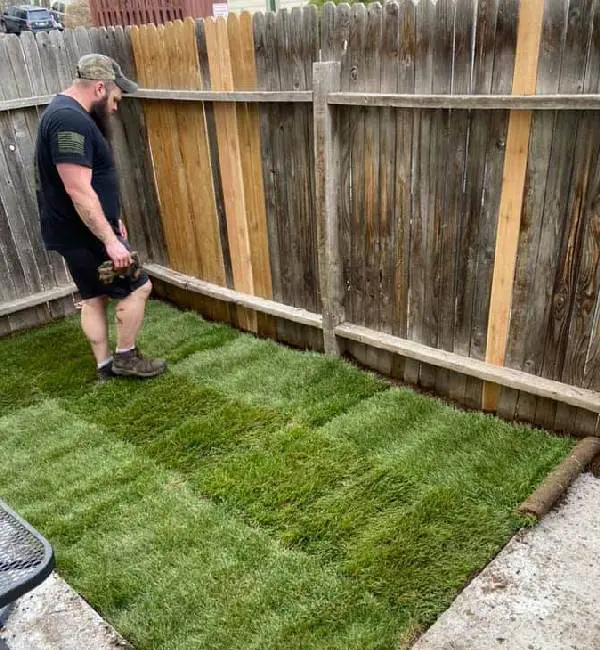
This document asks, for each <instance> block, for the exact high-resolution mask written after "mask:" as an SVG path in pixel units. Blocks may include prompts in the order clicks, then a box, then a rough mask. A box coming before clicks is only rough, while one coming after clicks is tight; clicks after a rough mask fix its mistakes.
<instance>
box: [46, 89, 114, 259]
mask: <svg viewBox="0 0 600 650" xmlns="http://www.w3.org/2000/svg"><path fill="white" fill-rule="evenodd" d="M35 157H36V189H37V197H38V206H39V210H40V219H41V229H42V239H43V240H44V244H45V246H46V248H48V249H50V250H61V249H63V250H64V249H73V248H85V247H88V246H97V245H98V244H99V240H98V239H97V237H96V236H95V235H94V234H93V233H92V232H91V231H90V229H89V228H88V227H87V226H86V225H85V224H84V223H83V221H82V220H81V218H80V216H79V215H78V214H77V212H76V210H75V207H74V206H73V202H72V200H71V198H70V197H69V195H68V194H67V192H66V191H65V187H64V185H63V182H62V180H61V178H60V176H59V175H58V171H57V168H56V165H57V164H58V163H75V164H77V165H84V166H85V167H89V168H90V169H91V170H92V187H93V188H94V190H95V191H96V193H97V194H98V198H99V199H100V204H101V205H102V208H103V210H104V214H105V216H106V218H107V219H108V221H109V223H110V224H111V225H112V227H113V229H114V231H115V233H118V225H119V213H120V199H119V183H118V178H117V172H116V169H115V163H114V158H113V154H112V151H111V148H110V146H109V144H108V142H107V141H106V138H105V137H104V136H103V135H102V133H101V132H100V129H99V128H98V127H97V126H96V123H95V122H94V120H93V119H92V118H91V117H90V114H89V113H88V112H87V111H86V110H85V109H84V108H83V107H82V106H81V105H80V104H79V102H77V101H75V100H74V99H73V98H72V97H68V96H66V95H57V96H56V97H55V98H54V99H53V100H52V102H51V103H50V105H49V106H48V108H47V109H46V110H45V111H44V114H43V115H42V118H41V120H40V126H39V129H38V135H37V143H36V155H35Z"/></svg>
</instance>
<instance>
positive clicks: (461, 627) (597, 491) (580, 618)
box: [412, 473, 600, 650]
mask: <svg viewBox="0 0 600 650" xmlns="http://www.w3.org/2000/svg"><path fill="white" fill-rule="evenodd" d="M599 605H600V480H598V479H595V478H593V477H592V475H591V474H589V473H587V474H584V475H582V476H580V477H579V478H578V479H577V480H576V481H575V483H573V485H572V486H571V488H570V490H569V492H568V494H567V498H566V499H565V501H564V503H563V504H562V505H560V506H559V507H557V508H556V509H554V510H553V511H552V512H550V514H548V515H547V516H546V517H545V518H544V519H543V520H542V522H541V523H540V524H539V525H538V526H537V527H536V528H534V529H532V530H529V531H526V532H525V533H524V534H523V535H517V536H516V537H514V538H513V539H512V540H511V541H510V542H509V544H508V545H507V546H506V547H505V548H504V550H503V551H502V552H501V553H500V554H499V555H498V556H497V557H496V558H495V559H494V561H493V562H491V563H490V564H489V565H488V566H487V567H486V569H485V570H484V571H482V573H481V574H480V575H479V576H478V577H477V578H475V579H474V580H473V581H472V582H471V584H469V586H468V587H466V589H465V590H464V591H463V592H462V593H461V594H460V595H459V596H458V597H457V598H456V600H455V601H454V603H453V605H452V606H451V607H450V609H448V610H447V611H446V612H445V613H444V614H442V616H441V617H440V618H439V619H438V621H437V622H436V623H435V625H433V627H431V628H430V629H429V630H428V631H427V633H426V634H425V635H424V636H423V637H421V639H420V640H419V641H417V643H416V644H415V645H414V646H413V648H412V650H496V649H498V650H500V649H501V650H600V614H599V613H598V606H599Z"/></svg>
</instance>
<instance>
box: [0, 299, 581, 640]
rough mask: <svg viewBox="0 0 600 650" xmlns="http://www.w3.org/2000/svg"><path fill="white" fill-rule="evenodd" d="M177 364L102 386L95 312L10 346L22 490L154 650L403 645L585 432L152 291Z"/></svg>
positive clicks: (5, 473)
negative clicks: (463, 402)
mask: <svg viewBox="0 0 600 650" xmlns="http://www.w3.org/2000/svg"><path fill="white" fill-rule="evenodd" d="M141 345H142V347H143V349H144V350H145V351H147V352H148V353H149V354H160V355H164V356H166V357H167V358H168V359H169V361H170V363H171V365H170V372H169V373H167V374H166V375H164V376H163V377H161V378H158V379H156V380H152V381H151V382H145V383H143V382H136V381H129V380H120V381H115V382H111V383H109V384H106V385H104V386H100V387H98V386H95V384H94V381H93V379H94V367H93V364H92V363H91V358H90V355H89V352H88V349H87V344H86V342H85V341H84V340H83V337H82V335H81V333H80V331H79V327H78V323H77V321H76V320H75V319H70V320H67V321H65V322H62V323H58V324H55V325H52V326H50V327H47V328H45V329H42V330H38V331H34V332H29V333H26V334H24V335H22V336H17V337H12V338H8V339H3V340H0V363H1V364H2V368H3V374H2V377H1V378H0V442H1V445H2V454H1V455H0V496H1V497H2V498H4V499H5V500H7V501H8V502H9V503H11V504H12V505H13V506H14V507H15V508H16V509H17V510H19V511H20V512H21V513H22V514H23V515H24V516H25V517H26V518H28V519H29V520H30V521H31V522H32V523H33V524H34V525H35V526H36V527H38V528H39V529H40V530H41V531H43V533H44V534H45V535H46V536H47V537H48V538H49V539H50V541H51V542H52V544H53V546H54V548H55V551H56V554H57V560H58V569H59V571H60V573H61V574H62V575H63V576H64V577H65V578H66V579H67V581H69V582H70V583H71V584H72V585H73V586H74V587H75V588H76V589H77V590H79V591H80V592H81V593H82V594H83V595H84V596H85V597H86V598H87V599H88V600H89V601H90V602H91V603H92V605H93V606H94V607H96V608H97V609H98V610H99V611H100V612H101V613H102V614H103V615H104V616H105V617H106V618H107V619H108V620H109V621H110V622H111V623H112V624H113V625H115V627H116V628H117V629H118V630H119V631H120V632H121V633H122V634H123V635H124V636H125V637H126V638H128V639H129V640H130V641H132V642H133V643H134V645H135V646H136V647H137V648H139V649H146V648H147V649H150V648H152V649H155V648H156V649H158V648H161V649H165V650H166V649H169V650H171V649H173V650H175V649H177V650H183V649H188V648H189V649H190V650H191V649H197V648H207V649H210V650H213V649H215V650H216V649H221V648H222V649H223V650H230V649H231V648H236V649H241V648H244V649H250V648H253V649H254V648H255V649H257V650H258V649H260V650H266V649H275V648H277V649H279V648H281V649H282V650H283V649H285V650H295V649H303V650H304V649H313V648H314V649H315V650H317V649H318V650H322V649H323V650H329V649H340V650H348V649H356V650H370V649H373V650H374V649H386V650H387V649H388V648H389V649H391V648H399V647H401V645H402V644H403V643H405V642H406V640H407V639H409V638H410V636H411V634H412V633H413V632H414V630H415V629H419V628H424V627H426V626H427V625H429V624H431V623H432V622H433V621H434V620H435V618H436V617H437V616H438V615H439V614H440V613H441V612H442V611H443V610H444V609H445V608H446V607H447V606H448V605H449V604H450V602H451V601H452V599H453V598H454V596H455V595H456V593H457V591H458V590H459V589H460V588H461V587H462V586H463V585H464V583H465V582H466V581H468V580H469V578H470V577H471V576H472V575H473V574H474V573H475V572H476V571H478V570H480V569H481V568H482V567H483V566H485V564H486V563H487V561H488V560H489V559H490V558H491V557H492V556H493V555H494V554H495V553H496V552H497V551H498V550H499V549H500V548H501V547H502V545H503V544H504V543H506V541H507V540H508V539H509V537H510V536H511V535H512V534H513V533H514V532H515V531H516V530H517V529H518V528H519V527H520V526H523V525H525V524H526V523H527V522H526V521H525V520H523V519H520V518H519V517H517V516H516V515H515V514H514V508H515V506H516V505H517V504H518V503H519V502H520V501H521V500H522V499H523V498H524V497H525V496H527V495H528V494H529V493H530V492H531V491H532V489H533V488H534V487H535V486H536V485H537V484H538V483H539V481H540V480H541V478H542V477H543V476H544V475H545V474H546V473H547V472H548V471H549V470H550V469H551V468H553V467H554V466H555V465H556V464H557V463H558V462H559V461H560V460H561V459H562V458H563V457H564V456H565V455H566V454H567V453H568V451H569V450H570V449H571V447H572V442H571V441H570V440H566V439H558V438H552V437H550V436H548V435H546V434H544V433H543V432H540V431H534V430H529V429H526V428H521V427H516V426H511V425H508V424H505V423H502V422H500V421H498V420H496V419H494V418H492V417H489V416H485V415H478V414H472V413H463V412H459V411H457V410H455V409H453V408H451V407H449V406H447V405H444V404H442V403H441V402H439V401H436V400H432V399H429V398H426V397H423V396H420V395H417V394H415V393H414V392H412V391H410V390H406V389H399V388H390V387H389V386H388V385H387V384H386V383H385V382H383V381H382V380H381V379H378V378H376V377H375V376H374V375H371V374H369V373H365V372H362V371H360V370H358V369H356V368H355V367H353V366H351V365H349V364H347V363H345V362H343V361H341V360H339V359H330V358H325V357H323V356H319V355H316V354H310V353H300V352H296V351H292V350H289V349H286V348H283V347H280V346H277V345H276V344H274V343H272V342H267V341H260V340H257V339H254V338H252V337H249V336H245V335H240V334H238V333H237V332H235V331H233V330H231V329H229V328H227V327H224V326H220V325H215V324H210V323H207V322H204V321H203V320H202V319H201V318H199V317H198V316H196V315H194V314H191V313H184V312H181V311H178V310H176V309H174V308H172V307H169V306H167V305H165V304H161V303H154V302H153V303H152V304H151V306H150V309H149V313H148V318H147V321H146V324H145V327H144V332H143V335H142V338H141Z"/></svg>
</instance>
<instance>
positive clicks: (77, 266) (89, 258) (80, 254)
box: [58, 239, 148, 300]
mask: <svg viewBox="0 0 600 650" xmlns="http://www.w3.org/2000/svg"><path fill="white" fill-rule="evenodd" d="M121 242H122V243H123V244H124V245H125V246H126V247H127V249H128V250H131V246H129V244H128V243H127V242H126V241H125V240H123V239H122V240H121ZM58 253H60V255H62V256H63V257H64V259H65V262H66V263H67V267H68V269H69V271H70V273H71V276H72V278H73V282H74V283H75V284H76V285H77V288H78V289H79V293H80V294H81V298H82V300H88V299H89V298H98V297H99V296H108V297H109V298H117V299H122V298H127V296H128V295H129V294H131V293H133V292H134V291H135V290H136V289H139V288H140V287H142V286H143V285H144V284H146V282H148V276H147V275H146V273H145V272H144V271H141V273H140V276H139V278H138V279H137V280H131V278H119V277H117V278H115V280H113V282H111V283H110V284H103V283H102V282H100V280H99V279H98V267H99V266H100V264H102V262H105V261H106V260H108V259H109V257H108V255H107V254H106V249H105V248H104V246H103V245H102V244H101V243H100V242H98V245H97V246H96V245H92V246H90V247H86V248H72V249H64V250H59V251H58Z"/></svg>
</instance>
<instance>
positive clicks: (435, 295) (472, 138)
mask: <svg viewBox="0 0 600 650" xmlns="http://www.w3.org/2000/svg"><path fill="white" fill-rule="evenodd" d="M92 51H98V52H103V53H106V54H109V55H111V56H113V57H114V58H115V59H116V60H117V61H118V62H119V63H120V64H121V65H122V66H123V68H124V69H125V71H126V72H127V73H129V74H132V75H134V76H135V77H136V78H137V79H138V81H139V83H140V85H141V86H142V88H143V91H142V92H140V93H139V97H137V98H129V99H126V100H124V101H123V102H122V105H121V109H120V115H119V117H118V119H117V120H116V124H115V129H114V131H115V133H114V138H113V142H114V148H115V154H116V159H117V163H118V167H119V170H120V175H121V179H122V188H121V190H122V195H123V215H124V219H125V221H126V223H127V225H128V227H129V230H130V235H131V239H132V240H133V242H134V243H135V246H136V247H137V249H138V250H139V251H140V253H141V255H142V257H143V259H145V260H146V261H147V262H148V263H149V265H148V266H149V269H150V270H151V273H152V276H153V281H154V284H155V288H156V290H157V292H158V293H159V294H160V295H162V296H163V297H167V298H169V299H171V300H173V301H175V302H177V303H178V304H181V305H185V306H189V307H193V308H195V309H197V310H199V311H200V312H201V313H203V314H205V315H206V316H208V317H210V318H212V319H216V320H219V321H225V322H230V323H232V324H234V325H235V326H237V327H240V328H242V329H245V330H247V331H251V332H254V333H256V334H258V335H260V336H267V337H272V338H277V339H278V340H281V341H284V342H286V343H289V344H292V345H296V346H300V347H307V348H312V349H316V350H323V349H325V348H327V351H328V352H334V353H335V352H341V353H345V354H348V355H350V356H352V357H354V358H355V359H357V360H358V361H359V362H361V363H362V364H364V365H366V366H369V367H371V368H374V369H376V370H379V371H381V372H383V373H385V374H387V375H390V376H392V377H395V378H397V379H399V380H401V381H403V382H407V383H409V384H413V385H419V386H420V387H422V388H423V389H425V390H428V391H431V392H434V393H436V394H438V395H441V396H444V397H448V398H450V399H452V400H453V401H456V402H458V403H460V404H462V405H465V406H467V407H470V408H475V409H484V410H487V411H491V412H496V413H498V414H499V415H501V416H502V417H504V418H506V419H511V420H512V419H516V420H520V421H525V422H531V423H534V424H537V425H541V426H544V427H547V428H549V429H554V430H558V431H570V432H576V433H579V434H581V435H590V434H594V433H596V430H597V425H598V412H600V394H599V393H598V392H597V391H599V390H600V368H599V364H600V351H599V347H600V346H599V343H600V341H599V338H600V328H599V327H598V325H599V320H600V299H599V296H600V292H599V270H600V269H599V262H600V225H599V224H600V212H599V210H600V208H599V206H600V203H599V201H598V199H599V196H600V193H599V192H600V155H599V154H600V129H598V128H597V122H598V117H599V116H598V110H599V109H600V102H599V101H597V98H596V100H594V97H592V96H595V95H597V94H598V93H599V87H598V86H599V78H598V76H599V73H600V65H599V64H600V3H599V2H598V0H570V1H569V2H565V1H563V0H546V2H543V0H531V2H522V3H519V2H518V0H438V1H437V2H436V3H433V2H431V1H430V0H420V1H419V2H418V3H416V4H415V3H413V2H412V1H411V0H403V1H402V2H399V3H397V2H388V3H386V4H384V5H383V6H382V5H380V4H378V3H374V4H371V5H368V6H364V5H360V4H355V5H352V6H349V5H339V6H337V7H336V6H334V5H331V4H329V5H326V6H325V7H324V8H323V10H322V11H321V12H320V13H319V12H318V11H317V9H315V8H314V7H304V8H296V9H293V10H292V11H285V10H283V11H280V12H278V13H276V14H272V13H267V14H262V13H257V14H254V15H252V16H251V15H250V14H242V15H240V16H238V15H235V14H230V15H229V16H228V18H227V19H222V18H220V19H212V18H211V19H206V20H205V21H202V20H198V21H193V20H192V19H188V20H186V21H184V22H181V21H177V22H175V23H170V24H168V25H164V26H163V25H160V26H154V25H144V26H141V27H131V28H126V29H121V28H114V29H113V28H109V29H104V28H99V29H90V30H85V29H82V28H78V29H76V30H74V31H70V30H67V31H65V32H64V33H59V32H56V33H51V34H50V35H45V34H40V35H37V36H36V37H33V36H32V35H31V34H23V35H22V37H21V38H20V39H17V38H16V37H9V36H6V37H3V38H0V106H2V104H4V108H3V110H1V111H0V145H2V146H1V147H0V178H2V179H6V181H5V180H2V181H0V252H1V256H0V275H1V277H2V278H3V281H2V283H1V285H0V328H3V329H2V330H1V331H2V332H6V331H11V330H13V329H18V328H20V327H23V326H31V325H35V324H36V323H40V322H44V321H45V320H48V319H49V318H50V317H52V316H54V317H56V316H57V315H61V314H62V313H64V310H65V308H66V307H65V301H67V302H68V301H69V300H70V301H71V303H72V298H69V297H67V298H64V297H61V298H60V301H62V302H60V301H58V302H57V301H56V300H54V299H49V301H48V302H43V303H40V302H39V301H40V300H42V298H43V297H44V296H49V295H50V293H49V292H51V291H53V290H54V291H58V292H59V293H60V292H61V291H67V290H68V289H69V286H70V285H69V282H70V280H69V278H68V275H67V274H66V272H65V269H64V266H63V265H62V263H61V262H60V260H58V259H57V258H56V257H55V256H53V255H49V254H47V253H45V252H44V251H43V250H42V248H41V246H40V243H39V234H38V219H37V210H36V208H35V196H34V187H33V180H32V179H33V174H32V156H33V143H34V137H35V128H36V123H37V119H38V117H39V114H40V111H42V110H43V104H44V103H47V101H48V100H49V97H47V96H49V95H52V94H54V93H56V92H57V91H59V90H60V89H61V88H63V87H66V86H67V85H68V83H69V82H70V79H71V77H72V72H73V70H74V66H75V62H76V61H77V59H78V57H79V56H80V55H81V54H83V53H86V52H92ZM327 62H337V66H336V65H333V67H332V65H329V66H327V65H325V66H323V64H325V63H327ZM319 63H320V64H321V66H319V65H317V66H314V64H319ZM315 74H319V75H323V76H322V77H321V76H320V77H319V78H318V79H314V75H315ZM313 89H314V90H315V92H314V94H313V93H311V92H310V91H312V90H313ZM183 91H185V92H183ZM207 92H208V93H209V94H207ZM186 93H187V94H186ZM203 93H204V94H203ZM240 93H248V94H247V95H241V94H240ZM253 93H254V94H253ZM284 93H287V94H285V95H284ZM331 93H333V94H331ZM381 94H385V97H386V98H387V99H386V100H385V101H384V100H382V98H381ZM336 95H337V97H336ZM530 95H531V96H534V97H531V99H532V100H533V101H531V102H530V103H527V102H526V101H525V99H527V96H530ZM542 96H546V97H547V98H549V102H548V103H547V104H546V105H544V106H542V104H541V103H540V101H538V100H541V99H542ZM586 96H587V99H589V100H594V101H596V103H595V104H594V103H593V102H592V103H589V102H588V103H585V102H586V101H587V99H586ZM494 97H497V98H498V100H497V101H496V102H495V103H493V99H494ZM29 98H34V99H29ZM453 98H454V100H455V101H454V103H453V102H452V99H453ZM19 99H22V100H23V103H22V104H20V105H17V104H18V102H17V100H19ZM28 99H29V103H27V101H28ZM511 99H514V100H515V101H513V102H512V103H511ZM7 100H15V103H13V105H12V108H11V110H8V109H7V106H8V105H7V104H6V101H7ZM519 102H520V103H519ZM536 102H537V103H536ZM5 278H6V281H5V280H4V279H5ZM31 296H34V297H35V299H34V302H35V300H37V301H38V302H36V303H35V306H34V307H31V306H30V307H29V308H28V309H24V308H23V307H24V305H26V304H27V303H26V302H23V301H27V300H31ZM36 296H37V297H36ZM19 301H21V302H19ZM15 303H18V309H17V308H15V307H14V304H15ZM11 305H13V307H12V308H11ZM67 307H68V305H67ZM61 310H62V311H61ZM332 345H333V347H332Z"/></svg>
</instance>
